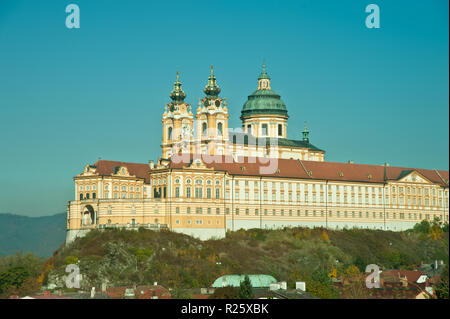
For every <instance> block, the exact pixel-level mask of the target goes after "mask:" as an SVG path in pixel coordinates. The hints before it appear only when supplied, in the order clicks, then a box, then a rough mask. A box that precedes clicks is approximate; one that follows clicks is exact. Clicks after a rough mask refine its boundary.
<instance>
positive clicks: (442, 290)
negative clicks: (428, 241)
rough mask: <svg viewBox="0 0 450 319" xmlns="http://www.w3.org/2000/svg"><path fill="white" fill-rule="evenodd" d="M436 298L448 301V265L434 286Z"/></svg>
mask: <svg viewBox="0 0 450 319" xmlns="http://www.w3.org/2000/svg"><path fill="white" fill-rule="evenodd" d="M436 296H437V297H438V298H439V299H449V286H448V264H447V266H446V267H445V268H444V270H443V271H442V274H441V280H440V282H439V283H438V284H437V286H436Z"/></svg>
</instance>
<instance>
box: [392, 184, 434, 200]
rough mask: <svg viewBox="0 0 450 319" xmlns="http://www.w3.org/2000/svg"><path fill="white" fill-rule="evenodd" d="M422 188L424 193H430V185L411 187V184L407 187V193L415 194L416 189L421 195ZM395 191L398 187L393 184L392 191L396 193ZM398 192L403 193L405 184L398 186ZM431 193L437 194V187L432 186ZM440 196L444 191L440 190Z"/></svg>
mask: <svg viewBox="0 0 450 319" xmlns="http://www.w3.org/2000/svg"><path fill="white" fill-rule="evenodd" d="M416 189H417V190H416ZM422 189H423V193H424V195H429V194H430V188H428V187H425V188H419V187H417V188H416V187H409V186H408V187H406V193H407V194H413V195H415V194H416V191H417V194H418V195H421V194H422ZM395 192H396V187H395V186H392V193H395ZM398 192H399V193H400V194H403V193H404V186H398ZM431 194H432V195H433V196H434V195H436V189H435V188H431ZM439 197H442V191H439Z"/></svg>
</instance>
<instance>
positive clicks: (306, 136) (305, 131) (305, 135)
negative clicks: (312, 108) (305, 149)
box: [302, 121, 309, 143]
mask: <svg viewBox="0 0 450 319" xmlns="http://www.w3.org/2000/svg"><path fill="white" fill-rule="evenodd" d="M302 134H303V142H305V143H309V131H308V128H307V127H306V121H305V128H304V129H303V132H302Z"/></svg>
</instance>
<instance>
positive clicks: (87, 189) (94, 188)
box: [78, 185, 141, 192]
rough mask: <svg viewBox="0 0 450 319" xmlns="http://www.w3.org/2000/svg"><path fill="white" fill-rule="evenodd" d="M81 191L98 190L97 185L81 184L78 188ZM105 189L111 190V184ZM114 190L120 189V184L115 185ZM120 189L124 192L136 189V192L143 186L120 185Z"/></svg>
mask: <svg viewBox="0 0 450 319" xmlns="http://www.w3.org/2000/svg"><path fill="white" fill-rule="evenodd" d="M78 189H79V190H80V191H83V190H86V191H89V190H93V191H95V190H96V186H95V185H86V186H83V185H80V186H79V188H78ZM105 190H109V185H105ZM114 190H115V191H118V190H119V186H117V185H114ZM120 190H121V191H124V192H126V191H128V190H129V191H130V192H134V191H136V192H139V191H140V190H141V188H140V187H136V188H135V187H134V186H129V187H127V186H121V187H120Z"/></svg>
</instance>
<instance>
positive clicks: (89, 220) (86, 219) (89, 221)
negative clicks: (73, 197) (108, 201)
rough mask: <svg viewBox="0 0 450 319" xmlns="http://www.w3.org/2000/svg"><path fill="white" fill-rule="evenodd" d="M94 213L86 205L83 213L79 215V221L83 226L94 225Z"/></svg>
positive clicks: (91, 208)
mask: <svg viewBox="0 0 450 319" xmlns="http://www.w3.org/2000/svg"><path fill="white" fill-rule="evenodd" d="M95 217H96V216H95V211H94V208H93V207H92V206H91V205H86V206H85V207H84V209H83V213H82V214H81V220H82V224H83V225H95V224H96V218H95Z"/></svg>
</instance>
